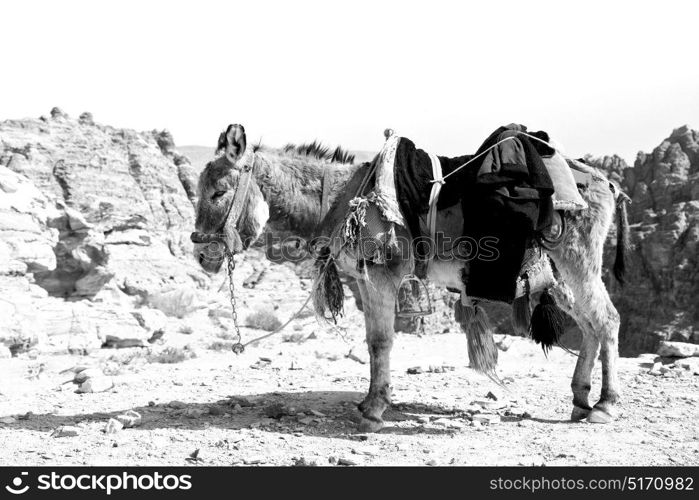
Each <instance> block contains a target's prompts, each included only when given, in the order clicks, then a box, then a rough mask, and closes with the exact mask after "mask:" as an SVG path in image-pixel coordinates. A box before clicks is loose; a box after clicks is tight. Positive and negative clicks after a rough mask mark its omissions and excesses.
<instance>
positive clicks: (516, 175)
mask: <svg viewBox="0 0 699 500" xmlns="http://www.w3.org/2000/svg"><path fill="white" fill-rule="evenodd" d="M526 130H527V129H526V127H524V126H523V125H515V124H511V125H508V126H506V127H500V128H499V129H497V130H496V131H495V132H493V133H492V134H491V135H490V137H488V139H486V140H485V142H484V143H483V144H482V145H481V147H480V148H479V149H478V151H477V153H476V154H480V153H481V152H483V151H486V150H487V149H488V148H490V147H491V146H493V145H494V144H496V143H497V142H498V141H501V140H503V139H505V138H506V137H511V136H514V137H515V139H512V140H508V141H506V142H503V143H502V144H500V145H498V146H496V147H495V148H493V149H491V150H490V151H489V152H488V153H486V154H485V155H484V156H483V159H482V160H481V159H479V160H478V161H476V162H475V163H478V164H479V167H478V171H477V173H476V176H475V178H474V179H472V182H470V183H467V185H466V186H465V190H464V196H463V197H462V198H461V207H462V209H463V213H464V235H467V236H469V237H470V238H473V239H475V240H476V241H478V242H479V245H478V246H479V248H482V246H483V245H484V244H485V242H486V241H490V243H489V244H488V247H489V248H495V249H496V250H495V252H494V253H496V255H495V257H494V258H493V257H491V253H490V252H487V253H485V254H480V253H479V254H478V255H476V257H475V258H474V259H472V260H471V261H470V263H469V266H468V267H467V272H465V273H464V276H462V279H463V281H464V283H465V284H466V291H467V293H468V295H469V296H472V297H480V298H484V299H488V300H497V301H503V302H512V300H513V299H514V295H515V288H516V281H517V277H518V275H519V273H520V271H521V268H522V263H523V260H524V254H525V251H526V249H527V248H528V247H529V246H531V245H532V244H533V241H534V237H535V235H536V233H537V232H539V231H543V230H545V229H546V228H548V227H549V226H550V225H551V221H552V216H553V202H552V200H551V196H552V195H553V183H552V181H551V177H550V176H549V174H548V171H547V170H546V166H545V165H544V163H543V161H542V160H541V155H542V154H545V155H548V154H553V151H552V150H550V148H548V147H547V146H546V145H545V144H542V143H540V142H539V141H536V140H532V139H529V138H528V137H527V136H525V135H522V134H519V133H518V132H526ZM533 135H534V134H533ZM537 137H541V138H542V139H544V140H547V139H548V136H547V135H546V134H545V133H543V134H542V133H537ZM536 145H538V146H536Z"/></svg>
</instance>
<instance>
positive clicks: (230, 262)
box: [226, 248, 245, 354]
mask: <svg viewBox="0 0 699 500" xmlns="http://www.w3.org/2000/svg"><path fill="white" fill-rule="evenodd" d="M226 261H227V266H228V290H229V291H230V296H231V310H232V312H231V316H232V317H233V327H234V328H235V336H236V342H235V344H233V347H232V349H233V352H234V353H236V354H241V353H242V352H243V351H244V350H245V346H243V342H242V340H243V337H242V336H241V335H240V326H238V310H237V308H236V306H237V304H236V301H235V285H234V284H233V271H234V270H235V259H234V258H233V252H231V251H230V250H228V248H226Z"/></svg>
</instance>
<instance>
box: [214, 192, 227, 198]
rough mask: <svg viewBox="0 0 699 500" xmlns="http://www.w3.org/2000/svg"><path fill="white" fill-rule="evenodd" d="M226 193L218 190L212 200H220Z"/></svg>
mask: <svg viewBox="0 0 699 500" xmlns="http://www.w3.org/2000/svg"><path fill="white" fill-rule="evenodd" d="M224 194H226V192H225V191H216V192H215V193H214V195H213V196H212V197H211V199H212V200H218V199H219V198H220V197H221V196H223V195H224Z"/></svg>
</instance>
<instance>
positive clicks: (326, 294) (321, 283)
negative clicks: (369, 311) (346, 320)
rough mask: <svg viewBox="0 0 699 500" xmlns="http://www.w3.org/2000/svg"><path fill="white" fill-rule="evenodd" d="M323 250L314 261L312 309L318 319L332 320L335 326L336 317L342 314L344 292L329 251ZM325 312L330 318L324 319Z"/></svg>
mask: <svg viewBox="0 0 699 500" xmlns="http://www.w3.org/2000/svg"><path fill="white" fill-rule="evenodd" d="M324 250H326V251H325V252H323V251H321V256H320V257H319V258H318V260H317V261H316V269H317V272H318V275H317V276H316V280H315V283H314V285H313V287H314V288H313V307H314V309H315V311H316V314H317V315H318V316H319V317H322V318H323V319H325V320H328V319H332V320H333V322H334V323H335V324H337V317H338V316H342V315H343V314H344V303H345V292H344V290H343V288H342V281H341V280H340V274H339V273H338V271H337V265H336V264H335V260H334V259H333V258H332V257H331V256H330V250H329V249H327V248H326V249H324ZM326 311H328V312H329V313H330V318H327V317H326V315H325V312H326Z"/></svg>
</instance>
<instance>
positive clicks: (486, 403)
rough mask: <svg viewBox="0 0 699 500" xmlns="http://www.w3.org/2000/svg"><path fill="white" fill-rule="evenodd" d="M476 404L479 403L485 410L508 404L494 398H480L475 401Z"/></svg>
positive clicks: (496, 408) (499, 407)
mask: <svg viewBox="0 0 699 500" xmlns="http://www.w3.org/2000/svg"><path fill="white" fill-rule="evenodd" d="M473 404H474V405H478V406H480V407H481V408H483V409H484V410H499V409H501V408H504V407H506V406H507V403H505V402H504V401H496V400H492V399H479V400H476V401H474V402H473Z"/></svg>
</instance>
